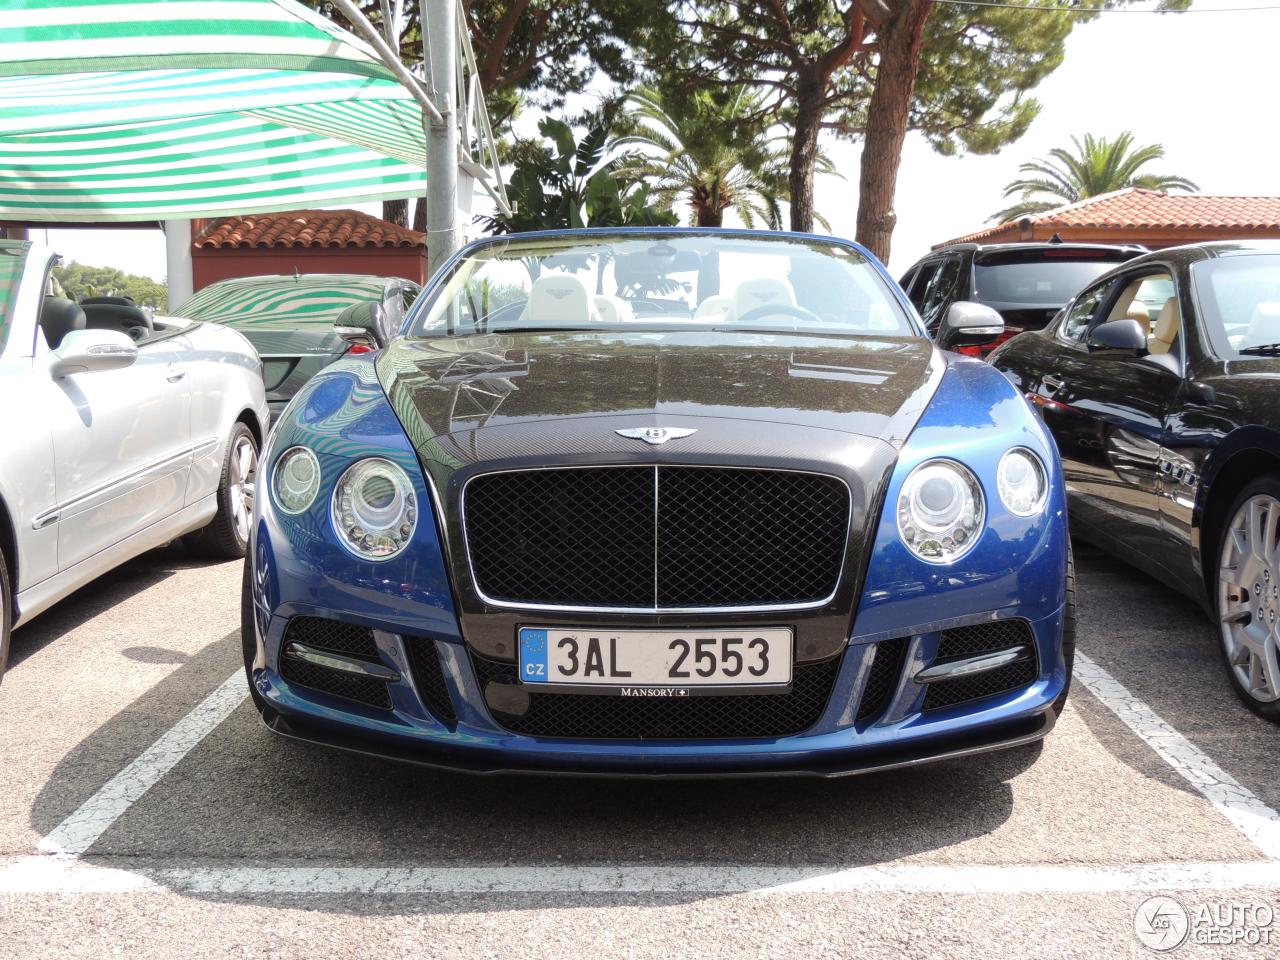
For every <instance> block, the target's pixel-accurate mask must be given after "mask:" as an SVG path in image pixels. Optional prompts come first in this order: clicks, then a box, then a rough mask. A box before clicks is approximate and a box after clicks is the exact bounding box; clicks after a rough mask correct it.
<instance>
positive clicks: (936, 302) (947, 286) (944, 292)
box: [920, 257, 963, 330]
mask: <svg viewBox="0 0 1280 960" xmlns="http://www.w3.org/2000/svg"><path fill="white" fill-rule="evenodd" d="M962 263H963V258H961V257H948V258H947V259H946V260H943V261H942V265H941V268H940V269H939V270H938V271H937V272H936V273H935V274H934V275H933V279H932V280H931V281H930V282H929V286H928V288H927V289H926V290H925V291H924V304H923V305H922V306H921V307H920V315H921V316H922V317H924V322H925V326H927V327H928V328H929V329H930V330H932V329H934V328H935V327H937V325H938V324H939V323H940V322H941V321H942V311H943V310H945V309H946V307H947V304H948V303H950V302H951V294H952V293H953V292H954V291H955V289H956V287H957V286H958V285H959V283H960V267H961V264H962Z"/></svg>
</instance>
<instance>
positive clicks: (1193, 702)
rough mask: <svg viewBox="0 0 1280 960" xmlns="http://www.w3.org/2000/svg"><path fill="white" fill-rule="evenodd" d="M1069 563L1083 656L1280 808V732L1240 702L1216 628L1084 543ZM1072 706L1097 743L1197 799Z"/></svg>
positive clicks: (1101, 710) (1093, 707) (1097, 709)
mask: <svg viewBox="0 0 1280 960" xmlns="http://www.w3.org/2000/svg"><path fill="white" fill-rule="evenodd" d="M1073 545H1074V549H1075V556H1076V577H1077V584H1078V586H1077V602H1078V606H1079V621H1080V624H1079V632H1078V636H1077V642H1078V644H1079V647H1080V649H1081V650H1082V651H1083V652H1084V653H1085V654H1087V655H1088V656H1089V657H1090V658H1091V659H1092V660H1094V661H1095V662H1096V663H1097V664H1098V665H1099V666H1101V667H1102V668H1103V669H1105V670H1106V671H1107V672H1108V673H1109V674H1111V676H1113V677H1114V678H1115V679H1116V680H1118V681H1119V682H1120V683H1121V684H1123V685H1124V686H1125V687H1127V688H1128V690H1129V691H1130V693H1132V694H1133V695H1134V696H1136V697H1137V698H1138V699H1139V700H1141V701H1142V702H1144V703H1145V704H1147V706H1149V707H1150V708H1151V709H1152V710H1154V711H1155V712H1156V714H1158V715H1159V716H1160V717H1161V718H1162V719H1163V720H1164V721H1165V722H1166V723H1168V724H1170V725H1171V726H1172V727H1173V728H1174V729H1175V730H1177V731H1178V732H1179V733H1181V734H1182V735H1183V736H1185V737H1186V738H1187V739H1188V740H1189V741H1191V743H1193V744H1194V745H1195V746H1197V747H1198V748H1199V749H1200V750H1202V751H1204V753H1206V754H1207V755H1208V756H1209V757H1210V758H1212V759H1213V760H1214V761H1215V762H1216V763H1217V764H1218V765H1219V766H1221V767H1222V768H1223V769H1224V770H1226V771H1227V772H1228V773H1229V774H1231V775H1232V776H1233V777H1235V778H1236V779H1237V780H1239V781H1240V782H1241V783H1242V784H1244V785H1245V786H1246V787H1248V788H1249V789H1250V790H1252V791H1253V792H1254V793H1255V794H1256V795H1257V796H1258V797H1259V799H1261V800H1262V801H1263V802H1264V803H1266V804H1267V805H1268V806H1270V807H1272V808H1273V809H1274V808H1278V807H1280V780H1278V779H1277V778H1276V776H1275V762H1276V757H1277V756H1280V726H1277V725H1276V724H1273V723H1269V722H1268V721H1266V720H1263V719H1261V718H1260V717H1258V716H1256V715H1255V714H1254V713H1252V712H1251V711H1250V710H1249V709H1248V708H1246V707H1245V706H1244V705H1243V704H1241V703H1240V701H1239V700H1238V699H1237V697H1236V694H1235V691H1234V690H1233V689H1232V688H1231V685H1230V683H1229V682H1228V680H1227V677H1226V673H1225V670H1224V668H1223V665H1222V657H1221V654H1220V652H1219V642H1220V641H1219V636H1218V631H1217V628H1216V627H1215V626H1214V624H1213V623H1211V622H1210V620H1209V618H1208V617H1207V616H1206V615H1205V612H1204V610H1203V609H1202V608H1201V607H1200V606H1199V605H1198V604H1197V603H1196V602H1195V601H1193V600H1191V599H1190V598H1189V597H1187V596H1186V595H1185V594H1183V593H1181V592H1179V591H1176V590H1174V589H1172V588H1170V587H1168V586H1166V585H1165V584H1163V583H1161V582H1160V581H1158V580H1156V579H1154V578H1152V577H1149V576H1147V575H1146V574H1145V573H1143V572H1142V571H1140V570H1137V569H1136V568H1134V567H1131V566H1129V565H1128V564H1126V563H1124V562H1123V561H1121V560H1118V559H1116V558H1114V557H1112V556H1111V555H1110V554H1108V553H1106V552H1104V551H1103V550H1101V549H1099V548H1098V547H1095V546H1092V545H1091V544H1089V543H1086V542H1084V541H1081V540H1078V539H1077V540H1074V541H1073ZM1083 689H1084V688H1083V685H1082V684H1079V683H1078V682H1077V684H1076V686H1075V687H1074V688H1073V691H1074V692H1073V696H1075V697H1076V698H1077V707H1078V708H1079V709H1080V713H1081V715H1082V716H1083V717H1084V718H1085V721H1086V722H1087V723H1088V724H1089V727H1090V729H1091V730H1092V732H1093V733H1094V734H1095V736H1097V738H1098V740H1099V741H1100V742H1101V743H1103V744H1104V745H1105V746H1106V747H1107V749H1109V750H1110V751H1111V752H1112V754H1113V755H1115V756H1116V757H1117V758H1119V759H1121V760H1123V761H1124V762H1125V763H1127V764H1129V765H1130V766H1131V767H1133V768H1134V769H1135V770H1138V771H1139V772H1140V773H1142V774H1143V775H1145V776H1149V777H1153V778H1155V779H1158V780H1160V781H1161V782H1163V783H1167V784H1169V785H1170V786H1173V787H1176V788H1177V789H1179V790H1185V791H1188V792H1193V793H1194V792H1195V788H1194V787H1192V786H1191V784H1189V783H1188V782H1187V781H1186V780H1185V779H1184V778H1183V777H1181V776H1180V775H1179V774H1178V773H1177V772H1176V771H1174V770H1173V769H1172V768H1170V767H1169V766H1168V765H1167V764H1165V763H1164V761H1163V760H1161V759H1159V758H1158V757H1157V756H1156V755H1155V753H1154V752H1153V751H1152V750H1151V749H1150V748H1149V747H1147V746H1145V745H1144V744H1142V743H1141V741H1139V740H1137V739H1136V738H1134V737H1133V736H1132V735H1131V734H1130V733H1128V731H1127V728H1125V727H1124V726H1123V724H1121V722H1120V721H1119V720H1118V719H1117V718H1116V717H1115V715H1114V714H1112V713H1111V712H1110V711H1109V710H1107V709H1106V708H1105V707H1104V706H1103V705H1101V704H1100V703H1099V702H1098V701H1096V700H1093V699H1092V698H1087V697H1086V696H1083V695H1082V694H1081V693H1080V691H1082V690H1083Z"/></svg>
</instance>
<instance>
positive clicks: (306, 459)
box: [271, 447, 320, 513]
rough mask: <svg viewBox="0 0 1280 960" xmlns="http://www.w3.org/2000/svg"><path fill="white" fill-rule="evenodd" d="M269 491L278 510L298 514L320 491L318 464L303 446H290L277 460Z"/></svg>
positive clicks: (313, 501)
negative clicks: (273, 495) (274, 498)
mask: <svg viewBox="0 0 1280 960" xmlns="http://www.w3.org/2000/svg"><path fill="white" fill-rule="evenodd" d="M271 489H272V492H273V493H274V494H275V497H276V505H277V506H279V507H280V509H281V510H283V511H284V512H285V513H301V512H302V511H303V510H305V509H307V507H309V506H311V504H313V503H315V500H316V494H318V493H319V492H320V461H319V460H317V459H316V455H315V454H314V453H312V452H311V451H310V450H308V449H307V448H306V447H290V448H289V449H288V450H286V451H285V452H284V453H282V454H281V455H280V459H279V460H277V461H276V468H275V471H274V472H273V473H272V474H271Z"/></svg>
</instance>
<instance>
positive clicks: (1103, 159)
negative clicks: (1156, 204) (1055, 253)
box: [991, 130, 1200, 223]
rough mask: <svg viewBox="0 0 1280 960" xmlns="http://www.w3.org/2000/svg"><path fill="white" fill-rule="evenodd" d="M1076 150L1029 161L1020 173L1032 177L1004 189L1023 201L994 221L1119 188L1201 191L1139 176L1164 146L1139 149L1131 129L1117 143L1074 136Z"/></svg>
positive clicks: (1185, 183)
mask: <svg viewBox="0 0 1280 960" xmlns="http://www.w3.org/2000/svg"><path fill="white" fill-rule="evenodd" d="M1071 142H1072V143H1073V144H1074V145H1075V152H1074V153H1073V152H1071V151H1069V150H1066V149H1063V148H1062V147H1057V148H1055V149H1053V150H1050V151H1049V156H1048V157H1045V158H1041V159H1039V160H1033V161H1031V162H1030V163H1024V164H1023V165H1022V166H1020V167H1019V168H1018V170H1019V172H1021V173H1024V174H1030V176H1027V177H1024V178H1023V179H1020V180H1014V181H1013V182H1012V183H1010V184H1009V185H1008V186H1007V187H1005V188H1004V197H1005V199H1006V200H1007V199H1009V198H1010V197H1014V196H1017V197H1018V198H1019V199H1018V202H1017V203H1015V204H1013V205H1012V206H1008V207H1005V208H1004V209H1003V210H1000V211H998V212H997V213H995V214H993V215H992V217H991V220H992V221H994V222H999V223H1004V222H1006V221H1009V220H1018V219H1020V218H1022V217H1028V216H1034V215H1035V214H1037V213H1044V212H1045V211H1047V210H1052V209H1054V208H1055V207H1061V206H1063V205H1064V204H1068V203H1076V202H1078V201H1080V200H1087V199H1088V198H1089V197H1096V196H1098V195H1100V194H1103V193H1111V192H1113V191H1115V190H1124V189H1126V188H1128V187H1141V188H1143V189H1146V190H1199V189H1200V188H1199V187H1198V186H1196V185H1195V184H1194V183H1192V182H1191V181H1190V180H1188V179H1187V178H1186V177H1178V176H1172V175H1164V176H1162V175H1160V174H1154V173H1139V172H1138V171H1139V170H1140V169H1141V168H1142V167H1145V166H1146V165H1147V164H1148V163H1150V162H1151V161H1153V160H1160V159H1162V158H1163V157H1164V147H1163V146H1161V145H1160V144H1158V143H1153V144H1149V145H1148V146H1145V147H1137V148H1134V146H1133V134H1132V133H1130V132H1129V131H1128V130H1126V131H1125V132H1124V133H1122V134H1120V136H1118V137H1116V138H1115V139H1114V140H1108V139H1107V138H1106V137H1095V136H1094V135H1093V134H1091V133H1086V134H1085V135H1084V140H1083V142H1082V141H1081V140H1080V138H1079V137H1072V138H1071Z"/></svg>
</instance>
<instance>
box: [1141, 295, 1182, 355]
mask: <svg viewBox="0 0 1280 960" xmlns="http://www.w3.org/2000/svg"><path fill="white" fill-rule="evenodd" d="M1181 326H1182V312H1181V311H1180V310H1179V309H1178V298H1177V297H1170V298H1169V299H1168V300H1166V301H1165V302H1164V306H1163V307H1161V308H1160V316H1158V317H1156V325H1155V328H1154V329H1153V330H1152V331H1151V334H1150V336H1148V337H1147V352H1148V353H1168V352H1169V351H1170V350H1171V349H1172V348H1173V344H1174V341H1175V340H1177V339H1178V328H1179V327H1181Z"/></svg>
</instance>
